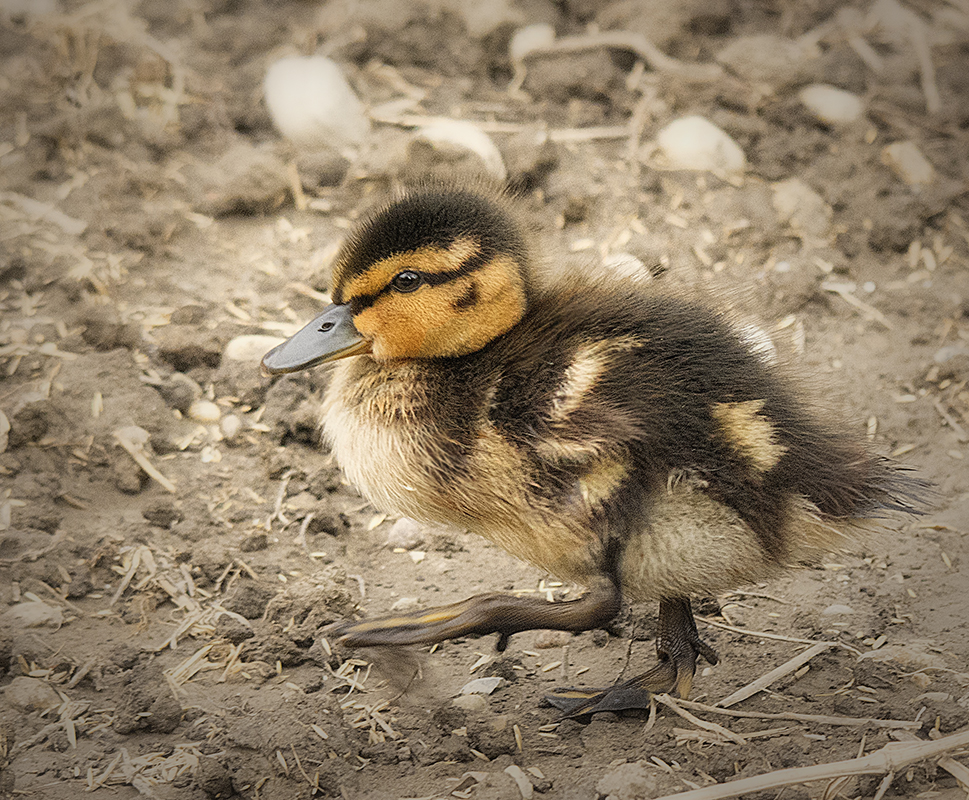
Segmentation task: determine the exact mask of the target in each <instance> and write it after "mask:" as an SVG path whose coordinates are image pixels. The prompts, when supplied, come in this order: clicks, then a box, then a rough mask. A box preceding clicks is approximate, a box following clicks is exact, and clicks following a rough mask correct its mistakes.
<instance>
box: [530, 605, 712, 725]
mask: <svg viewBox="0 0 969 800" xmlns="http://www.w3.org/2000/svg"><path fill="white" fill-rule="evenodd" d="M656 655H657V656H658V658H659V663H658V664H656V666H654V667H653V668H652V669H650V670H647V671H646V672H644V673H642V674H641V675H637V676H636V677H634V678H630V679H629V680H627V681H622V682H621V683H617V684H615V685H613V686H609V687H607V688H604V689H566V688H562V689H554V690H552V692H551V693H549V694H547V695H546V699H547V700H548V702H549V703H551V704H552V705H553V706H555V707H556V708H558V709H559V710H560V711H563V712H564V713H565V716H566V717H572V718H576V717H588V716H590V715H592V714H595V713H598V712H600V711H627V710H630V709H646V708H649V704H650V698H651V697H652V695H654V694H663V693H671V694H676V695H677V696H679V697H683V698H685V697H688V696H689V694H690V690H691V689H692V688H693V676H694V674H695V673H696V662H697V658H698V657H700V656H702V657H703V658H705V659H706V660H707V661H708V662H710V663H711V664H716V663H717V662H718V661H719V660H720V659H719V657H718V656H717V654H716V652H715V651H714V650H713V648H712V647H710V645H708V644H707V643H706V642H704V641H703V640H702V639H700V635H699V633H698V632H697V629H696V621H695V620H694V619H693V610H692V608H691V607H690V601H689V599H685V598H677V599H665V598H664V599H663V600H660V604H659V635H658V636H657V638H656Z"/></svg>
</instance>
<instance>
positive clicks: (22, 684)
mask: <svg viewBox="0 0 969 800" xmlns="http://www.w3.org/2000/svg"><path fill="white" fill-rule="evenodd" d="M3 696H4V697H5V698H6V700H7V702H8V703H10V705H12V706H13V707H14V708H18V709H20V710H21V711H30V710H33V711H44V710H46V709H48V708H54V707H55V706H59V705H60V704H61V698H60V695H59V694H57V692H56V691H54V688H53V687H52V686H51V685H50V684H49V683H47V681H42V680H40V679H39V678H28V677H27V676H25V675H18V676H17V677H16V678H14V679H13V680H12V681H10V684H9V685H8V686H7V688H6V689H4V691H3Z"/></svg>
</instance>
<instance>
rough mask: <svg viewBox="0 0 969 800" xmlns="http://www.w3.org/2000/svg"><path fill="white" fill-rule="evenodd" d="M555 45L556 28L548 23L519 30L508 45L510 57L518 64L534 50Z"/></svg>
mask: <svg viewBox="0 0 969 800" xmlns="http://www.w3.org/2000/svg"><path fill="white" fill-rule="evenodd" d="M554 43H555V28H553V27H552V26H551V25H549V24H548V23H547V22H536V23H535V24H534V25H526V26H525V27H524V28H519V29H518V30H517V31H515V32H514V33H513V34H512V36H511V41H510V42H509V43H508V57H509V58H510V59H511V62H512V63H513V64H515V63H518V62H519V61H521V60H522V59H524V58H525V56H527V55H528V54H529V53H531V52H532V51H534V50H541V49H543V48H546V47H550V46H551V45H553V44H554Z"/></svg>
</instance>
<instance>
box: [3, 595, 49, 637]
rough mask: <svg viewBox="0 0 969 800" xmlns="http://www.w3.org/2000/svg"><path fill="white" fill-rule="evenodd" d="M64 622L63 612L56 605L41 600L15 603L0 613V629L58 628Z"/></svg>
mask: <svg viewBox="0 0 969 800" xmlns="http://www.w3.org/2000/svg"><path fill="white" fill-rule="evenodd" d="M63 624H64V613H63V612H62V611H61V610H60V609H59V608H57V606H49V605H47V603H45V602H43V601H41V600H33V601H27V602H24V603H17V604H16V605H14V606H11V607H10V608H8V609H7V610H6V611H4V612H3V614H2V615H0V630H10V628H43V627H50V628H59V627H60V626H61V625H63Z"/></svg>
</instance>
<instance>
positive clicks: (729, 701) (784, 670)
mask: <svg viewBox="0 0 969 800" xmlns="http://www.w3.org/2000/svg"><path fill="white" fill-rule="evenodd" d="M834 646H835V643H834V642H818V643H817V644H816V645H814V646H813V647H809V648H808V649H807V650H805V651H804V652H802V653H798V654H797V655H796V656H794V658H792V659H791V660H790V661H788V662H786V663H784V664H781V665H780V666H779V667H776V668H775V669H772V670H771V671H770V672H768V673H767V674H766V675H761V676H760V677H759V678H757V680H755V681H751V682H750V683H748V684H747V685H746V686H742V687H741V688H740V689H738V690H737V691H736V692H734V693H733V694H731V695H729V696H727V697H725V698H723V700H718V701H717V702H716V703H714V705H717V706H720V707H721V708H729V707H730V706H733V705H736V704H737V703H739V702H740V701H742V700H746V699H747V698H748V697H752V696H753V695H755V694H757V693H758V692H760V691H762V690H763V689H766V688H767V687H768V686H770V685H771V684H772V683H774V682H775V681H777V680H780V679H781V678H783V677H784V676H785V675H789V674H790V673H792V672H794V671H795V670H797V669H799V668H800V667H801V666H802V665H804V664H806V663H807V662H808V661H810V660H811V659H812V658H814V657H815V656H816V655H818V654H819V653H823V652H824V651H825V650H829V649H830V648H832V647H834Z"/></svg>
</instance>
